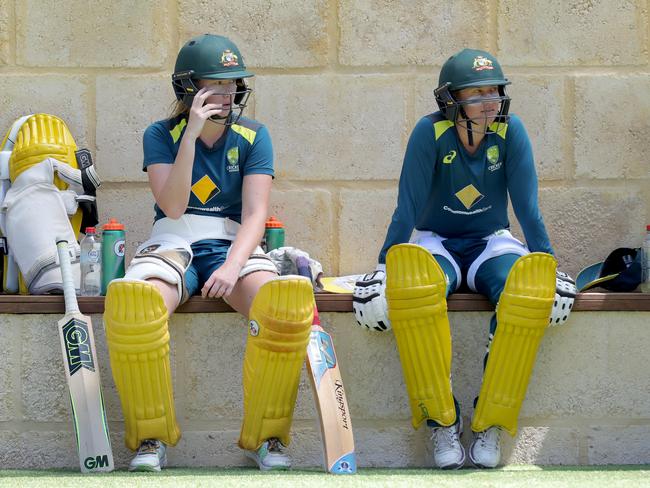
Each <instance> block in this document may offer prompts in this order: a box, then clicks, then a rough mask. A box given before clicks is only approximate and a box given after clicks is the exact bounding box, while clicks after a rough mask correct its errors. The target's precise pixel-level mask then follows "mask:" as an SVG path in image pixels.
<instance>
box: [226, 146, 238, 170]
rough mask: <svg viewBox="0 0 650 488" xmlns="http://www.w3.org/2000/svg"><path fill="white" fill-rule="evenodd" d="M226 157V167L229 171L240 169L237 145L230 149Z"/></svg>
mask: <svg viewBox="0 0 650 488" xmlns="http://www.w3.org/2000/svg"><path fill="white" fill-rule="evenodd" d="M226 159H227V160H228V166H227V167H226V169H227V170H228V172H229V173H233V172H235V171H239V148H238V147H237V146H235V147H231V148H230V149H228V152H227V153H226Z"/></svg>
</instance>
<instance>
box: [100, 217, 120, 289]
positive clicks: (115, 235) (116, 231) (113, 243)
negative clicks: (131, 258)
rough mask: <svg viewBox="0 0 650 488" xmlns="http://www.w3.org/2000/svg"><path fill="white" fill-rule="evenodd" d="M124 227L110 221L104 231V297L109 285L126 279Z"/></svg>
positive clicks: (105, 225) (114, 221)
mask: <svg viewBox="0 0 650 488" xmlns="http://www.w3.org/2000/svg"><path fill="white" fill-rule="evenodd" d="M124 238H125V236H124V225H123V224H120V223H119V222H118V221H117V220H115V219H110V220H109V221H108V223H107V224H104V227H103V229H102V295H106V289H107V288H108V284H109V283H110V282H111V281H113V280H114V279H116V278H124Z"/></svg>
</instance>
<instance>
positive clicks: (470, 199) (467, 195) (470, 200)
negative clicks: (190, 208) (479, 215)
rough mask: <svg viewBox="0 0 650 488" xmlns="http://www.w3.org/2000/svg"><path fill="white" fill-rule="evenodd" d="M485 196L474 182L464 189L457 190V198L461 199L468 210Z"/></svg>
mask: <svg viewBox="0 0 650 488" xmlns="http://www.w3.org/2000/svg"><path fill="white" fill-rule="evenodd" d="M483 197H484V195H483V194H482V193H481V192H480V191H478V190H477V189H476V187H475V186H474V185H472V184H469V185H467V186H466V187H465V188H463V189H462V190H460V191H458V192H456V198H458V199H459V200H460V201H461V203H462V204H463V205H464V206H465V208H466V209H467V210H469V209H470V208H472V207H473V206H474V205H476V204H477V203H478V202H480V201H481V200H483Z"/></svg>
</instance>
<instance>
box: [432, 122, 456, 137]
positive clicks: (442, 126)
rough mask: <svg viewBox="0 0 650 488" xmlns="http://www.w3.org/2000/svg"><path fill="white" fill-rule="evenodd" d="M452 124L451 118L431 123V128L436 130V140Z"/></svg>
mask: <svg viewBox="0 0 650 488" xmlns="http://www.w3.org/2000/svg"><path fill="white" fill-rule="evenodd" d="M453 126H454V123H453V122H452V121H451V120H440V121H438V122H436V123H435V124H433V130H434V131H435V132H436V141H437V140H438V139H440V137H441V136H442V135H443V134H444V133H445V132H447V129H449V128H450V127H453Z"/></svg>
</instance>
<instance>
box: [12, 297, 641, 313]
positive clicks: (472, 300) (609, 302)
mask: <svg viewBox="0 0 650 488" xmlns="http://www.w3.org/2000/svg"><path fill="white" fill-rule="evenodd" d="M316 304H317V306H318V310H319V311H321V312H352V295H338V294H332V293H317V294H316ZM447 305H448V308H449V311H451V312H483V311H490V310H493V309H494V307H493V306H492V304H491V303H490V302H489V301H488V300H487V299H486V298H485V297H483V296H482V295H478V294H475V293H457V294H453V295H452V296H451V297H450V298H449V300H448V302H447ZM79 308H80V309H81V311H82V312H83V313H103V312H104V297H80V298H79ZM573 309H574V310H575V311H577V312H614V311H627V312H648V311H650V293H636V292H634V293H579V294H578V296H577V297H576V301H575V304H574V307H573ZM63 311H64V303H63V297H62V296H60V295H38V296H36V295H34V296H32V295H1V294H0V314H2V313H10V314H24V313H52V314H59V313H63ZM232 311H233V310H232V308H230V306H228V304H226V303H225V302H224V301H223V300H221V299H203V298H201V297H196V296H195V297H192V298H190V299H189V300H188V301H187V302H186V303H185V304H183V305H182V306H181V307H180V308H179V309H178V311H177V312H178V313H221V312H232Z"/></svg>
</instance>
